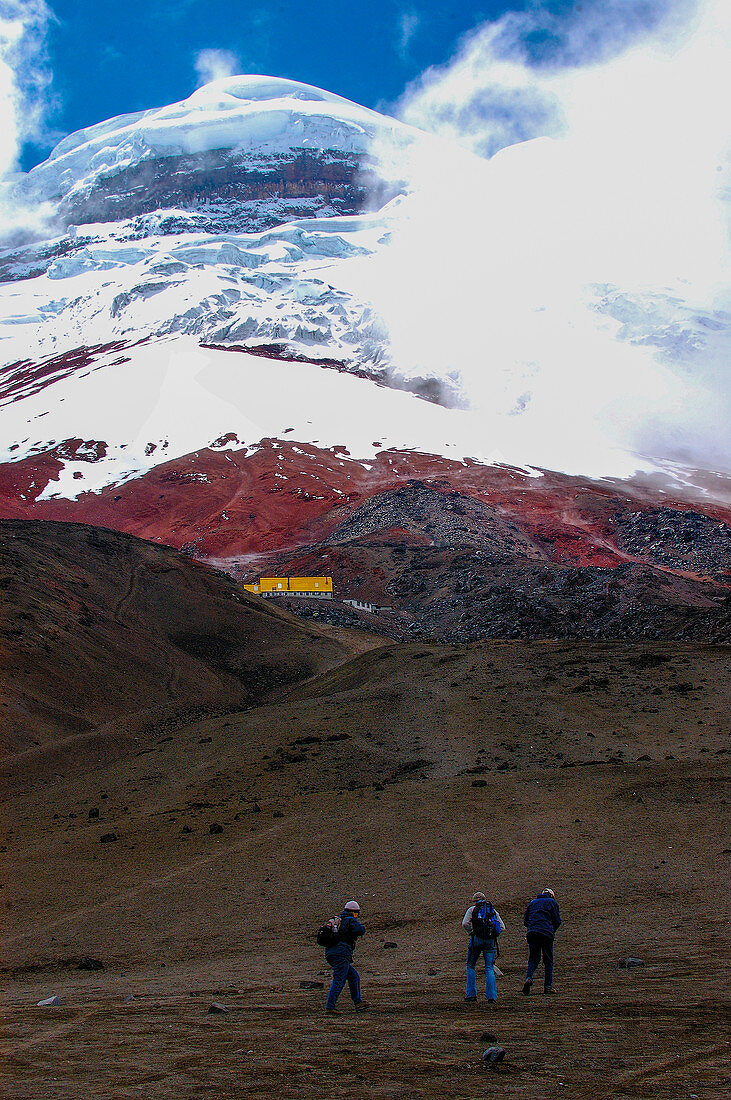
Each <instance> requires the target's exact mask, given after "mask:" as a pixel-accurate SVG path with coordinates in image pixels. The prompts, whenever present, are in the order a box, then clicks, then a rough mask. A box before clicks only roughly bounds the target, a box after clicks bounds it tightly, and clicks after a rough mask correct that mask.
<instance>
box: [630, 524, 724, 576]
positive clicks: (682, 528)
mask: <svg viewBox="0 0 731 1100" xmlns="http://www.w3.org/2000/svg"><path fill="white" fill-rule="evenodd" d="M614 528H615V531H616V535H617V544H618V545H619V546H620V547H621V548H622V549H623V550H626V551H629V552H630V553H631V554H634V555H636V556H637V557H642V558H644V559H645V560H647V561H650V562H652V563H653V564H655V565H662V566H666V567H669V568H670V569H681V570H687V571H689V572H692V573H699V574H704V575H707V576H711V577H722V576H727V575H729V574H731V527H730V526H729V525H728V524H726V523H721V522H720V521H718V520H715V519H713V518H711V517H709V516H705V515H703V514H702V513H701V512H695V511H691V510H690V509H688V510H681V509H677V508H652V509H647V510H643V511H641V512H624V513H620V514H619V515H617V516H616V518H615V520H614Z"/></svg>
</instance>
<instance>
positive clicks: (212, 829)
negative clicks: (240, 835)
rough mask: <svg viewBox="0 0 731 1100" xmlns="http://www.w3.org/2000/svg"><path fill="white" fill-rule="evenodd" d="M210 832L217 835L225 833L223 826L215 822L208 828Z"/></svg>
mask: <svg viewBox="0 0 731 1100" xmlns="http://www.w3.org/2000/svg"><path fill="white" fill-rule="evenodd" d="M208 832H209V833H212V834H213V835H215V834H216V833H222V832H223V825H218V824H217V823H216V822H215V821H214V822H213V823H212V824H211V825H209V826H208Z"/></svg>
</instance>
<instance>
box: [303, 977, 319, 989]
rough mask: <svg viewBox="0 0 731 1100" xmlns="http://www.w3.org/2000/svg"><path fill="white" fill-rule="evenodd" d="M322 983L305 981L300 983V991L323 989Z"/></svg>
mask: <svg viewBox="0 0 731 1100" xmlns="http://www.w3.org/2000/svg"><path fill="white" fill-rule="evenodd" d="M324 988H325V983H324V982H310V981H307V980H306V979H305V980H303V981H301V982H300V989H324Z"/></svg>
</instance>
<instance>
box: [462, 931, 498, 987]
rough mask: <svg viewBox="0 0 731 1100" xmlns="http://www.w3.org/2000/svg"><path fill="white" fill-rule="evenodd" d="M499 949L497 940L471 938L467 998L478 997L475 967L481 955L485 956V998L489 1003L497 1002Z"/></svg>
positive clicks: (468, 955) (468, 951) (468, 957)
mask: <svg viewBox="0 0 731 1100" xmlns="http://www.w3.org/2000/svg"><path fill="white" fill-rule="evenodd" d="M496 952H497V948H496V945H495V940H481V939H478V938H477V936H470V943H469V947H468V948H467V990H466V993H465V996H467V997H476V996H477V974H476V973H475V966H476V965H477V960H478V959H479V957H480V955H484V956H485V996H486V997H487V999H488V1001H496V1000H497V982H496V981H495V971H494V969H493V966H494V963H495V955H496Z"/></svg>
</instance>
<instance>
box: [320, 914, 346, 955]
mask: <svg viewBox="0 0 731 1100" xmlns="http://www.w3.org/2000/svg"><path fill="white" fill-rule="evenodd" d="M315 938H316V940H317V942H318V943H319V945H320V947H324V948H328V947H334V946H335V944H336V943H340V917H331V918H330V920H328V921H325V923H324V924H323V926H322V928H320V929H318V932H317V936H316V937H315Z"/></svg>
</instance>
